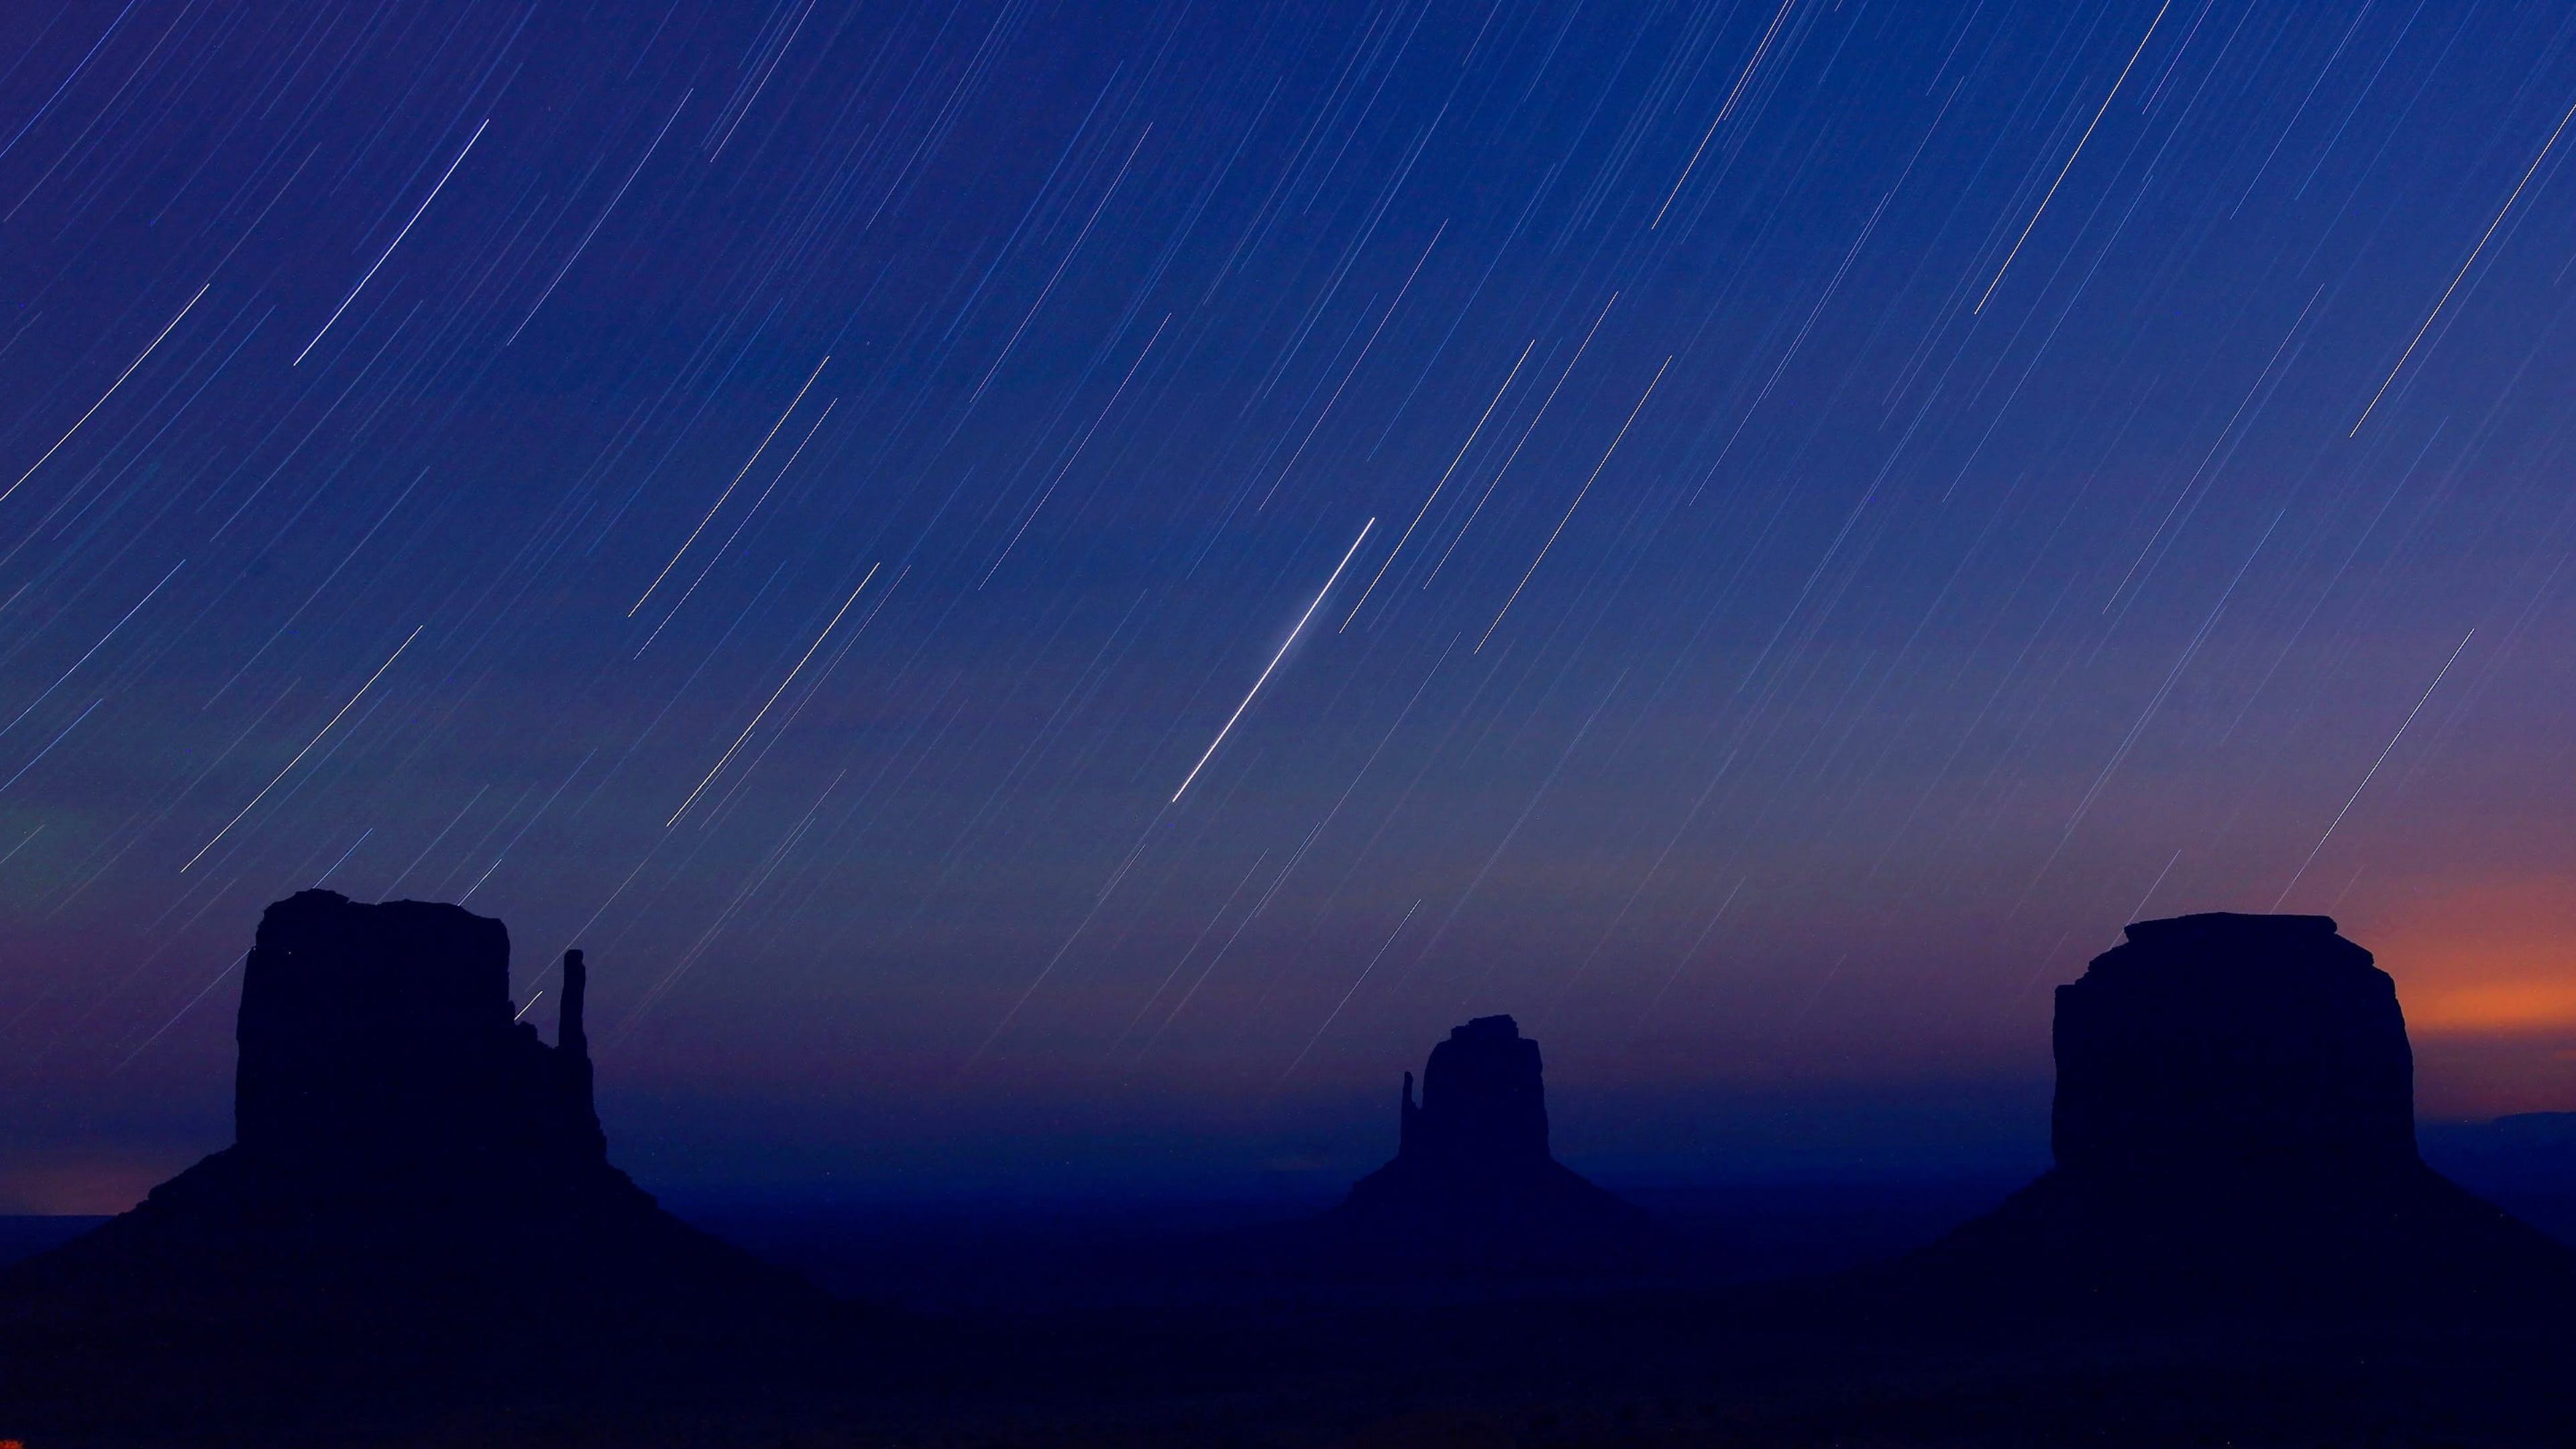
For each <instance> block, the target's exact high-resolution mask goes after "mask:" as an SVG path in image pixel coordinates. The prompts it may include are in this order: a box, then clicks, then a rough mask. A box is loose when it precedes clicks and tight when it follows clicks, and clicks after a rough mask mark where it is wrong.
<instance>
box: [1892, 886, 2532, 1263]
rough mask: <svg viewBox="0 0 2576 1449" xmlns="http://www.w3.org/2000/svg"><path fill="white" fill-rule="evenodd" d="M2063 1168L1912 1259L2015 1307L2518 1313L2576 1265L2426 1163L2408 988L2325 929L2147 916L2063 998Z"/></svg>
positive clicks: (2059, 1138)
mask: <svg viewBox="0 0 2576 1449" xmlns="http://www.w3.org/2000/svg"><path fill="white" fill-rule="evenodd" d="M2054 1036H2055V1047H2056V1057H2057V1094H2056V1103H2055V1107H2054V1111H2053V1115H2052V1121H2051V1143H2052V1146H2053V1148H2054V1151H2055V1156H2056V1166H2055V1167H2054V1168H2053V1169H2052V1170H2050V1171H2049V1172H2047V1173H2046V1174H2044V1175H2043V1176H2041V1177H2040V1178H2039V1179H2038V1180H2037V1181H2035V1182H2033V1183H2032V1184H2030V1185H2029V1186H2028V1187H2026V1188H2024V1189H2022V1190H2021V1191H2020V1192H2018V1193H2016V1194H2015V1195H2014V1196H2013V1197H2012V1198H2010V1199H2009V1200H2007V1201H2006V1202H2005V1203H2004V1204H2003V1205H2002V1206H2001V1207H2000V1208H1998V1209H1996V1210H1995V1211H1994V1212H1993V1213H1991V1214H1989V1215H1987V1216H1986V1217H1984V1218H1981V1219H1978V1220H1977V1221H1975V1222H1972V1223H1970V1224H1968V1225H1967V1226H1966V1227H1964V1228H1961V1229H1960V1230H1959V1231H1957V1232H1956V1233H1954V1234H1952V1235H1951V1236H1950V1237H1949V1238H1947V1239H1945V1240H1943V1241H1942V1242H1940V1243H1938V1244H1935V1245H1933V1246H1932V1247H1931V1248H1929V1249H1926V1250H1925V1251H1923V1252H1922V1253H1920V1254H1918V1255H1916V1256H1915V1258H1914V1259H1913V1260H1911V1261H1910V1262H1909V1263H1908V1264H1906V1265H1905V1266H1904V1268H1903V1269H1902V1270H1901V1273H1902V1275H1903V1276H1905V1277H1908V1278H1910V1279H1911V1280H1912V1281H1913V1283H1914V1286H1916V1287H1917V1288H1929V1289H1932V1290H1934V1291H1935V1292H1937V1293H1940V1294H1945V1295H1950V1296H1954V1297H1955V1298H1957V1299H1959V1300H1961V1301H1963V1302H1965V1301H1976V1300H1983V1301H1987V1302H1992V1303H1996V1304H2003V1305H2021V1306H2034V1305H2037V1306H2046V1305H2057V1306H2071V1305H2081V1304H2099V1305H2103V1306H2113V1305H2120V1306H2135V1305H2142V1304H2159V1303H2160V1304H2163V1305H2166V1306H2169V1307H2173V1308H2180V1309H2198V1308H2231V1307H2234V1308H2268V1309H2278V1310H2287V1311H2291V1312H2310V1311H2313V1312H2317V1313H2338V1312H2349V1311H2356V1310H2358V1311H2365V1312H2367V1311H2373V1310H2382V1311H2390V1312H2401V1313H2421V1312H2425V1311H2432V1310H2448V1311H2462V1312H2477V1311H2505V1310H2509V1309H2516V1308H2527V1307H2531V1306H2534V1305H2538V1304H2542V1303H2571V1304H2576V1252H2571V1250H2569V1249H2568V1248H2566V1247H2564V1246H2561V1245H2560V1244H2558V1243H2556V1242H2553V1241H2551V1240H2550V1239H2548V1238H2547V1237H2545V1236H2544V1235H2542V1234H2541V1233H2540V1232H2539V1231H2538V1230H2536V1229H2534V1228H2531V1227H2529V1226H2527V1225H2525V1224H2523V1223H2522V1222H2520V1221H2518V1220H2516V1219H2514V1218H2512V1217H2510V1216H2508V1215H2507V1214H2506V1213H2505V1212H2504V1211H2503V1210H2502V1209H2499V1208H2496V1207H2494V1206H2492V1205H2490V1204H2488V1203H2486V1202H2484V1201H2481V1200H2480V1199H2478V1198H2476V1197H2474V1196H2472V1195H2471V1194H2470V1193H2468V1192H2467V1191H2466V1190H2464V1189H2462V1188H2460V1187H2458V1186H2457V1185H2455V1184H2453V1183H2452V1182H2451V1181H2450V1180H2448V1179H2447V1178H2444V1177H2442V1176H2441V1175H2440V1174H2438V1173H2436V1172H2434V1171H2433V1170H2432V1169H2431V1168H2430V1167H2427V1166H2426V1165H2425V1164H2424V1162H2423V1160H2422V1159H2421V1158H2420V1157H2419V1156H2418V1155H2417V1153H2416V1144H2415V1104H2414V1057H2413V1053H2412V1051H2411V1050H2410V1049H2409V1047H2408V1045H2407V1040H2406V1022H2405V1018H2404V1016H2403V1014H2402V1013H2401V1012H2400V1010H2399V1007H2398V1002H2397V991H2396V985H2395V983H2394V982H2393V981H2391V980H2390V979H2389V977H2388V975H2387V974H2386V973H2385V972H2382V971H2380V970H2379V969H2378V968H2377V967H2376V966H2375V965H2373V964H2372V958H2371V954H2370V953H2369V952H2368V951H2366V950H2363V949H2362V948H2361V947H2360V946H2358V945H2355V944H2354V943H2353V942H2351V941H2348V940H2346V939H2344V938H2343V937H2342V936H2341V935H2338V934H2337V933H2336V929H2335V923H2334V922H2333V921H2332V920H2331V919H2329V918H2327V917H2324V916H2286V915H2284V916H2270V915H2236V914H2229V913H2213V914H2207V915H2193V916H2182V917H2177V918H2175V919H2171V920H2161V921H2141V922H2139V923H2137V924H2135V925H2132V926H2130V927H2129V928H2128V932H2127V940H2126V941H2124V942H2123V943H2122V944H2120V945H2118V946H2115V947H2113V948H2112V949H2111V950H2109V951H2107V952H2104V953H2103V954H2102V955H2100V956H2097V957H2095V958H2094V959H2093V961H2092V963H2091V965H2090V967H2089V969H2088V970H2087V971H2086V972H2085V974H2084V976H2083V977H2082V979H2080V980H2077V981H2075V982H2073V983H2070V984H2068V985H2064V986H2060V987H2059V988H2057V1014H2056V1025H2055V1033H2054Z"/></svg>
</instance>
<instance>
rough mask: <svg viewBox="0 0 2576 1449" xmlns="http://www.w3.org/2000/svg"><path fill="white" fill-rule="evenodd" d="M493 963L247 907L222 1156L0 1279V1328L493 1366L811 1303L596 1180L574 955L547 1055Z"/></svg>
mask: <svg viewBox="0 0 2576 1449" xmlns="http://www.w3.org/2000/svg"><path fill="white" fill-rule="evenodd" d="M509 961H510V941H509V934H508V932H507V931H506V930H505V929H504V928H503V926H502V924H501V923H500V922H499V921H496V920H492V919H489V918H487V917H483V916H477V915H474V914H472V913H470V912H468V911H466V910H465V909H463V908H462V907H459V906H453V905H442V904H431V903H426V902H421V901H393V902H387V903H384V904H381V905H365V904H359V903H357V902H353V901H350V900H349V899H347V898H346V897H344V896H341V895H338V894H336V893H334V892H331V891H324V890H308V891H304V892H301V893H299V894H297V895H295V896H292V897H290V898H288V899H286V900H283V901H279V902H277V903H276V904H274V905H272V906H270V907H269V908H268V910H267V912H266V914H265V915H263V916H262V918H261V920H260V924H259V933H258V937H257V941H256V944H255V945H254V946H253V948H252V950H251V952H250V954H249V958H248V960H247V962H246V963H245V967H244V971H243V980H242V997H241V1014H240V1018H239V1025H238V1028H237V1035H238V1040H239V1046H240V1057H239V1063H238V1066H237V1069H236V1073H235V1078H234V1109H233V1110H234V1138H235V1140H234V1142H233V1145H232V1146H230V1147H228V1148H225V1149H224V1150H222V1151H220V1152H217V1153H215V1154H213V1155H212V1156H210V1157H207V1158H205V1159H204V1160H202V1161H200V1162H199V1163H197V1164H196V1165H195V1166H193V1167H191V1168H189V1169H188V1170H186V1171H185V1172H182V1173H180V1174H179V1175H178V1176H177V1177H175V1178H172V1179H171V1180H170V1181H168V1182H165V1183H163V1184H161V1185H160V1186H159V1187H156V1188H154V1189H153V1190H152V1193H151V1195H150V1196H149V1197H148V1198H146V1199H145V1200H144V1202H143V1203H142V1204H140V1205H139V1206H137V1207H136V1208H134V1209H133V1210H132V1211H131V1212H128V1213H125V1214H123V1215H122V1216H120V1217H117V1218H115V1219H113V1220H111V1221H110V1222H108V1223H107V1224H105V1225H104V1226H102V1227H100V1228H99V1229H98V1230H97V1231H96V1232H93V1233H91V1234H89V1235H87V1236H85V1237H83V1238H80V1239H77V1240H75V1241H73V1242H71V1243H69V1244H67V1245H65V1246H64V1247H62V1248H59V1249H57V1250H55V1251H54V1252H52V1253H49V1254H46V1255H44V1256H42V1257H39V1258H37V1259H34V1260H32V1261H30V1262H28V1263H25V1264H22V1265H19V1266H18V1267H16V1268H14V1269H12V1270H10V1271H9V1272H8V1273H7V1274H5V1275H0V1314H5V1315H7V1316H15V1317H20V1318H22V1320H23V1319H24V1317H25V1316H27V1315H34V1316H35V1317H38V1318H54V1319H63V1318H71V1319H77V1320H82V1321H87V1322H101V1323H112V1324H118V1325H125V1326H132V1325H136V1324H142V1323H149V1322H172V1321H175V1322H179V1323H183V1324H193V1325H197V1326H199V1327H201V1328H202V1327H204V1326H207V1325H213V1326H218V1327H223V1328H239V1329H243V1330H247V1331H252V1332H274V1331H282V1332H289V1333H292V1334H295V1335H298V1336H301V1337H304V1338H307V1339H315V1338H325V1337H328V1336H330V1335H332V1334H335V1333H340V1332H344V1331H346V1332H356V1333H363V1334H366V1335H369V1336H371V1337H380V1336H383V1335H384V1334H386V1333H388V1332H391V1333H394V1334H396V1335H399V1336H404V1337H406V1338H407V1339H408V1340H409V1341H411V1342H413V1343H415V1344H416V1345H417V1346H420V1347H424V1348H427V1349H430V1350H432V1351H439V1352H445V1351H458V1352H487V1351H488V1352H491V1353H495V1354H498V1355H500V1356H502V1357H508V1356H510V1355H512V1354H514V1353H522V1352H534V1353H537V1354H538V1355H540V1356H542V1355H543V1354H546V1353H551V1352H553V1351H555V1350H559V1349H562V1348H564V1347H565V1346H566V1345H568V1344H580V1343H588V1342H591V1341H593V1340H596V1341H597V1343H598V1344H599V1345H600V1346H601V1348H602V1350H603V1351H607V1349H608V1346H609V1345H611V1344H616V1343H631V1342H633V1341H635V1340H636V1339H637V1338H639V1337H650V1336H652V1335H655V1334H660V1333H663V1332H665V1331H666V1330H676V1331H679V1332H681V1333H684V1334H686V1333H695V1332H701V1331H713V1326H714V1325H716V1324H718V1323H725V1324H728V1325H731V1326H730V1327H728V1328H727V1329H726V1330H725V1331H727V1332H735V1331H738V1330H739V1328H740V1326H741V1325H744V1324H746V1323H748V1324H753V1325H758V1324H763V1323H769V1324H778V1323H783V1322H786V1321H790V1320H793V1319H795V1318H796V1317H797V1316H798V1315H799V1314H801V1313H803V1312H805V1311H807V1310H811V1309H815V1308H818V1307H820V1306H821V1305H823V1304H824V1302H825V1300H824V1299H823V1298H822V1296H821V1295H820V1294H819V1293H817V1292H815V1291H813V1290H811V1289H808V1288H806V1287H805V1286H804V1285H803V1284H802V1283H801V1282H800V1281H799V1280H796V1279H794V1278H793V1277H791V1276H790V1275H788V1274H786V1273H784V1272H782V1271H780V1270H777V1269H773V1268H770V1267H768V1266H766V1265H763V1264H761V1263H759V1262H757V1261H755V1260H753V1259H752V1258H750V1257H749V1256H747V1255H745V1254H743V1253H741V1252H740V1251H738V1250H736V1249H734V1248H732V1247H730V1246H728V1245H726V1244H723V1243H720V1242H718V1241H717V1240H716V1239H714V1238H711V1237H709V1236H707V1235H706V1234H704V1233H701V1232H699V1231H698V1230H697V1229H695V1228H692V1227H690V1226H688V1225H686V1224H684V1223H682V1222H680V1221H679V1220H678V1219H677V1218H674V1217H672V1216H670V1215H669V1214H668V1213H665V1212H664V1211H662V1209H661V1208H660V1207H659V1206H657V1205H656V1204H655V1202H654V1200H653V1198H652V1197H651V1196H650V1195H648V1194H646V1193H645V1192H644V1191H643V1190H642V1189H640V1188H638V1187H636V1186H635V1184H634V1183H633V1182H632V1181H630V1180H629V1179H628V1178H627V1176H626V1174H624V1173H622V1172H620V1171H618V1170H617V1169H616V1168H614V1167H612V1166H610V1165H609V1162H608V1148H607V1138H606V1137H605V1135H604V1134H603V1133H602V1132H601V1130H600V1125H599V1117H598V1114H597V1112H596V1111H595V1110H594V1108H593V1106H592V1099H591V1062H590V1053H589V1042H588V1038H587V1037H586V1035H585V1034H584V1031H583V1025H582V1008H583V996H584V993H585V987H586V985H587V982H586V974H587V973H586V970H585V964H584V962H583V959H582V955H581V953H580V952H578V951H570V952H566V953H565V956H564V961H563V968H564V969H563V981H562V983H561V989H560V992H559V995H558V998H557V999H558V1001H559V1003H560V1006H559V1013H558V1018H557V1019H558V1028H557V1039H556V1043H555V1044H554V1045H553V1046H548V1045H546V1044H545V1043H543V1042H542V1041H540V1040H539V1039H538V1036H537V1031H536V1028H535V1027H534V1026H532V1025H529V1024H527V1023H524V1022H519V1021H516V1020H514V1017H515V1015H516V1013H515V1012H514V1009H513V1007H512V1004H511V1001H510V999H509V994H508V993H509Z"/></svg>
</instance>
